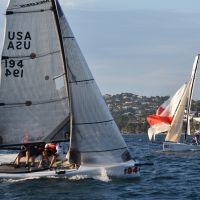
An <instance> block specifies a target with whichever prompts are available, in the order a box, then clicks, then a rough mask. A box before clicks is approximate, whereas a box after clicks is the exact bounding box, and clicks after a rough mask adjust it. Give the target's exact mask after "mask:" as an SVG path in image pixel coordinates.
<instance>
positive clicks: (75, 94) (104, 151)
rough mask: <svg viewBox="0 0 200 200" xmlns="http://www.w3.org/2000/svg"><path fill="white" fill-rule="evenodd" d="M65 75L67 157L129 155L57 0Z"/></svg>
mask: <svg viewBox="0 0 200 200" xmlns="http://www.w3.org/2000/svg"><path fill="white" fill-rule="evenodd" d="M57 8H58V14H59V21H60V27H61V32H62V39H63V43H64V50H65V59H66V63H67V72H68V79H69V87H70V95H71V106H72V107H71V108H72V119H73V125H72V135H71V144H70V161H71V162H72V163H76V164H102V165H103V164H110V163H119V162H124V161H126V160H129V159H130V156H129V152H128V150H127V146H126V144H125V142H124V140H123V137H122V135H121V133H120V131H119V129H118V128H117V126H116V123H115V121H114V120H113V117H112V116H111V114H110V112H109V110H108V107H107V106H106V104H105V101H104V99H103V97H102V95H101V93H100V91H99V89H98V86H97V84H96V82H95V80H94V78H93V76H92V74H91V72H90V70H89V68H88V65H87V63H86V61H85V59H84V57H83V55H82V53H81V51H80V49H79V47H78V45H77V42H76V39H75V38H74V35H73V33H72V31H71V29H70V27H69V24H68V23H67V21H66V19H65V16H64V14H63V11H62V10H61V7H60V5H59V4H58V2H57Z"/></svg>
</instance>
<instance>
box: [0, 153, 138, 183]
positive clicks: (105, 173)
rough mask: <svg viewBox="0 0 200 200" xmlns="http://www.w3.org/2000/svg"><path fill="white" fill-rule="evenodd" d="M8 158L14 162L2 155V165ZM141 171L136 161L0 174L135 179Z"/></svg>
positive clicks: (15, 176)
mask: <svg viewBox="0 0 200 200" xmlns="http://www.w3.org/2000/svg"><path fill="white" fill-rule="evenodd" d="M5 157H6V158H7V160H6V162H8V161H13V157H14V156H13V155H8V154H6V155H0V163H4V162H5V160H4V159H3V158H5ZM139 171H140V169H139V167H138V166H137V164H136V162H135V161H134V160H130V161H128V162H123V163H117V164H112V165H102V166H99V165H91V166H87V165H85V166H80V167H79V168H78V169H66V168H60V169H53V170H49V169H47V170H43V171H35V172H31V170H30V171H29V172H22V173H15V172H14V171H13V172H11V173H0V178H13V179H24V178H44V177H46V178H48V177H53V178H69V179H71V178H72V179H73V178H75V179H76V178H96V177H103V178H108V179H109V178H112V177H114V178H134V177H139V175H140V173H139Z"/></svg>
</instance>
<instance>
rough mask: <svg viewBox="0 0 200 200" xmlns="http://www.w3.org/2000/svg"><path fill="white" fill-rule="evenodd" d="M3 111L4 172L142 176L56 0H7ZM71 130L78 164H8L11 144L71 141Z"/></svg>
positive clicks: (0, 168) (72, 158) (0, 173)
mask: <svg viewBox="0 0 200 200" xmlns="http://www.w3.org/2000/svg"><path fill="white" fill-rule="evenodd" d="M0 113H1V115H0V148H1V149H3V150H4V154H1V155H0V161H1V163H2V164H1V165H0V178H4V177H5V178H7V177H8V178H24V177H52V176H53V177H67V178H68V177H73V176H77V175H80V176H86V177H88V178H91V177H94V176H99V175H102V173H103V174H106V175H107V176H108V177H122V178H129V177H130V178H132V177H136V176H139V167H138V165H137V163H136V162H135V161H134V160H133V159H132V158H131V156H130V153H129V150H128V148H127V145H126V143H125V141H124V139H123V137H122V135H121V133H120V131H119V129H118V127H117V125H116V123H115V121H114V119H113V117H112V115H111V114H110V112H109V110H108V107H107V105H106V103H105V101H104V99H103V97H102V95H101V93H100V90H99V88H98V86H97V84H96V82H95V80H94V78H93V76H92V74H91V72H90V70H89V68H88V65H87V63H86V61H85V59H84V57H83V55H82V53H81V51H80V49H79V46H78V44H77V42H76V39H75V37H74V35H73V33H72V31H71V28H70V26H69V24H68V22H67V20H66V18H65V15H64V13H63V11H62V8H61V6H60V4H59V2H58V1H57V0H10V1H9V4H8V8H7V11H6V29H5V39H4V47H3V52H2V57H1V85H0ZM67 134H69V150H68V152H69V161H68V162H69V164H73V165H74V166H76V167H74V168H72V169H69V168H67V167H65V166H62V165H61V167H55V168H54V169H51V170H50V169H40V168H33V169H25V168H24V169H15V168H14V167H13V166H12V165H10V164H9V163H6V164H4V163H5V162H8V160H9V159H10V157H12V156H11V154H5V150H7V149H9V150H10V149H17V148H19V146H20V145H27V146H28V145H37V144H46V143H49V142H66V141H67V140H68V139H67ZM3 162H4V163H3Z"/></svg>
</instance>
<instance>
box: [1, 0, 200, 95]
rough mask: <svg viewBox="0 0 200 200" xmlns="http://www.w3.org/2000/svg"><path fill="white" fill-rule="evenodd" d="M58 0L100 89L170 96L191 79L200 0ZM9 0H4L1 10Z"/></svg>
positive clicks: (199, 41) (198, 47) (199, 40)
mask: <svg viewBox="0 0 200 200" xmlns="http://www.w3.org/2000/svg"><path fill="white" fill-rule="evenodd" d="M59 2H60V4H61V6H62V7H63V9H64V12H65V14H66V17H67V19H68V21H69V24H70V25H71V28H72V30H73V32H74V35H75V36H76V38H77V41H78V43H79V46H80V48H81V50H82V52H83V55H84V56H85V58H86V61H87V62H88V65H89V67H90V69H91V71H92V73H93V75H94V78H95V80H96V81H97V83H98V86H99V87H100V90H101V92H102V94H107V93H108V94H117V93H123V92H130V93H133V94H138V95H141V96H168V95H172V94H174V93H175V92H176V90H177V89H178V88H179V87H180V86H181V85H182V84H183V83H184V82H186V81H187V80H188V79H189V77H190V74H191V69H192V64H193V61H194V57H195V56H196V54H198V53H200V37H199V35H200V20H199V19H200V11H199V6H200V2H199V1H197V0H193V1H191V2H188V1H186V0H183V1H180V0H176V1H172V0H169V1H167V2H166V1H164V2H163V1H162V2H161V1H160V0H152V1H151V2H149V1H147V0H141V1H140V2H138V1H136V0H123V1H122V0H115V1H114V0H109V1H105V0H101V1H100V0H70V1H69V0H68V1H66V0H65V1H64V0H60V1H59ZM6 5H7V0H1V2H0V6H1V7H0V13H5V9H6ZM4 19H5V16H4V15H0V23H1V25H2V26H0V27H1V28H0V36H1V37H0V38H2V39H1V40H0V46H2V41H3V21H4ZM197 83H198V82H197ZM196 85H198V84H196ZM194 97H195V98H200V92H197V91H196V92H195V94H194Z"/></svg>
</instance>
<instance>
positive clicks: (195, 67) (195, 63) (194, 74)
mask: <svg viewBox="0 0 200 200" xmlns="http://www.w3.org/2000/svg"><path fill="white" fill-rule="evenodd" d="M198 62H199V54H198V55H197V56H196V58H195V61H194V64H193V68H192V74H191V83H190V91H189V97H188V103H187V119H186V128H185V136H184V139H185V140H186V137H187V135H190V117H189V115H190V109H191V104H192V95H193V91H194V83H195V78H196V72H197V65H198Z"/></svg>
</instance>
